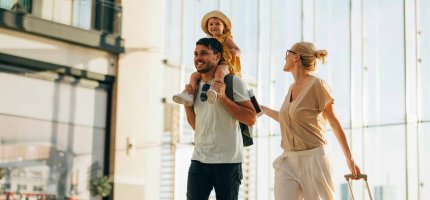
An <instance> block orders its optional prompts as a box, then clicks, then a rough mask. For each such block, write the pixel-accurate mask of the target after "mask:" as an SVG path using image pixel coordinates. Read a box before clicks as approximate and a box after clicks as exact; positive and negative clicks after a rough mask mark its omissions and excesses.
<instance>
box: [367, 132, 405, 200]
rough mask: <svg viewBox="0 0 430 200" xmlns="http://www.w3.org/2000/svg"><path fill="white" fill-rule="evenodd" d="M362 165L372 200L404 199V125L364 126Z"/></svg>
mask: <svg viewBox="0 0 430 200" xmlns="http://www.w3.org/2000/svg"><path fill="white" fill-rule="evenodd" d="M364 134H365V135H364V138H365V139H364V160H365V163H364V167H363V169H362V171H363V172H366V173H367V174H368V175H369V177H372V182H371V183H369V184H370V186H371V188H372V190H373V192H374V195H375V196H374V198H375V199H391V200H402V199H406V191H405V188H406V174H405V172H406V168H405V166H406V165H405V161H406V159H405V158H406V157H405V156H406V155H405V153H406V147H405V140H404V139H405V134H406V133H405V125H396V126H381V127H374V128H367V129H365V133H364Z"/></svg>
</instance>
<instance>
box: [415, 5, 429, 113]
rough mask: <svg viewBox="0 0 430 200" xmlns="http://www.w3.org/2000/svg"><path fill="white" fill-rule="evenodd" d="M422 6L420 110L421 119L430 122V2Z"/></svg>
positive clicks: (419, 65)
mask: <svg viewBox="0 0 430 200" xmlns="http://www.w3.org/2000/svg"><path fill="white" fill-rule="evenodd" d="M419 2H420V4H421V6H420V7H419V8H418V14H419V21H420V24H419V27H418V29H419V31H420V34H419V35H418V37H419V42H420V43H419V44H418V49H419V52H420V53H419V58H418V59H420V60H419V61H421V62H419V63H418V67H419V69H420V70H419V74H418V76H420V77H419V80H420V83H419V84H420V87H421V90H420V91H418V92H419V95H420V96H421V99H419V100H420V105H419V107H418V109H419V110H420V111H419V112H420V113H421V116H420V119H421V120H425V121H429V120H430V104H429V103H428V102H430V1H425V0H422V1H419Z"/></svg>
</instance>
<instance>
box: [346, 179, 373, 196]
mask: <svg viewBox="0 0 430 200" xmlns="http://www.w3.org/2000/svg"><path fill="white" fill-rule="evenodd" d="M358 178H359V179H363V180H364V182H365V183H366V188H367V193H368V194H369V197H370V200H373V198H372V193H371V192H370V188H369V183H367V174H361V175H360V176H358ZM345 179H346V182H348V188H349V193H350V195H351V198H352V200H355V197H354V193H353V192H352V187H351V184H352V181H353V180H354V179H353V178H352V174H346V175H345Z"/></svg>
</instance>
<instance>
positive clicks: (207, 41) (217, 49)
mask: <svg viewBox="0 0 430 200" xmlns="http://www.w3.org/2000/svg"><path fill="white" fill-rule="evenodd" d="M196 45H203V46H205V47H207V48H209V49H211V50H212V51H213V52H214V54H217V53H220V54H221V59H220V60H219V63H221V61H223V59H222V44H221V42H219V41H218V40H217V39H215V38H201V39H200V40H198V41H197V42H196ZM219 63H218V64H219Z"/></svg>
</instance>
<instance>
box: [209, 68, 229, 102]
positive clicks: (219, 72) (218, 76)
mask: <svg viewBox="0 0 430 200" xmlns="http://www.w3.org/2000/svg"><path fill="white" fill-rule="evenodd" d="M228 74H230V70H229V69H228V66H227V65H225V64H220V65H218V66H217V68H216V71H215V81H219V82H222V83H224V77H225V76H227V75H228ZM206 94H207V95H208V102H209V103H210V104H214V103H215V101H216V100H217V98H218V93H217V92H216V91H215V90H214V89H212V88H211V89H210V90H208V91H207V92H206Z"/></svg>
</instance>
